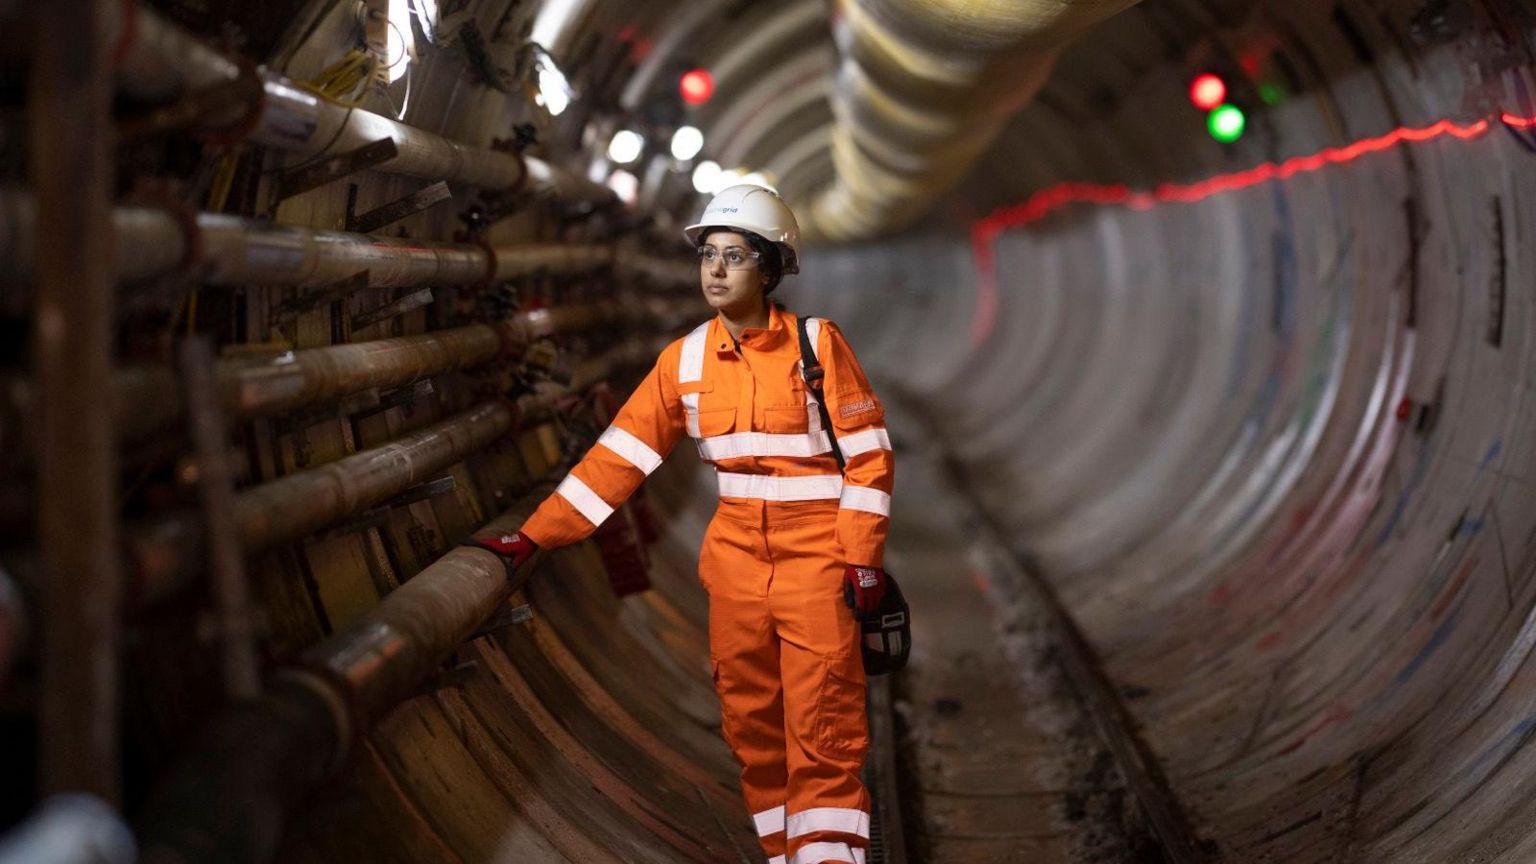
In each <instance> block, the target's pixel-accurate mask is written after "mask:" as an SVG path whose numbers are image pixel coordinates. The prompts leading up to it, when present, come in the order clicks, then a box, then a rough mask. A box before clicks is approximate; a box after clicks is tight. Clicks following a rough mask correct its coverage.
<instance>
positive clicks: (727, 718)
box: [709, 660, 736, 754]
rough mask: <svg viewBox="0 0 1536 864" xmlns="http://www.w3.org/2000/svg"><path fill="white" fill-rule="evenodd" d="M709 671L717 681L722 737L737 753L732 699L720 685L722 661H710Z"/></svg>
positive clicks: (716, 691) (726, 744) (716, 688)
mask: <svg viewBox="0 0 1536 864" xmlns="http://www.w3.org/2000/svg"><path fill="white" fill-rule="evenodd" d="M709 671H710V675H711V677H713V679H714V682H715V697H716V698H718V699H719V700H720V737H722V738H724V739H725V746H727V747H729V748H731V753H733V754H734V753H736V717H735V715H733V714H732V713H731V707H730V705H731V700H729V699H727V698H725V693H723V692H721V687H720V661H719V660H711V661H709Z"/></svg>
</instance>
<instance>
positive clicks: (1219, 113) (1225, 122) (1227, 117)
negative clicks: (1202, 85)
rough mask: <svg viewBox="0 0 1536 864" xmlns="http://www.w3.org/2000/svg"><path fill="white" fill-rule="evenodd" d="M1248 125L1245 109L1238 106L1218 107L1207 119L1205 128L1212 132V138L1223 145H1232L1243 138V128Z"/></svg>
mask: <svg viewBox="0 0 1536 864" xmlns="http://www.w3.org/2000/svg"><path fill="white" fill-rule="evenodd" d="M1247 125H1248V118H1247V117H1244V116H1243V109H1241V108H1239V107H1237V106H1236V105H1220V106H1217V107H1216V108H1214V109H1212V111H1211V113H1210V114H1209V115H1207V116H1206V118H1205V126H1206V128H1207V129H1209V130H1211V137H1212V138H1215V139H1216V140H1217V141H1220V142H1221V143H1223V144H1231V143H1232V142H1233V141H1236V140H1237V139H1239V138H1241V137H1243V127H1245V126H1247Z"/></svg>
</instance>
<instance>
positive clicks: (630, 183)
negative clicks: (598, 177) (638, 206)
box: [608, 168, 640, 204]
mask: <svg viewBox="0 0 1536 864" xmlns="http://www.w3.org/2000/svg"><path fill="white" fill-rule="evenodd" d="M608 188H609V189H612V190H613V194H615V195H617V196H619V200H620V201H623V202H624V203H625V204H633V203H635V196H636V195H637V194H638V193H639V192H640V180H639V179H638V178H636V177H635V175H633V174H631V173H629V172H628V171H625V170H624V169H623V168H620V169H619V170H617V171H615V172H613V173H612V174H609V175H608Z"/></svg>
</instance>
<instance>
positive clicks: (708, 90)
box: [678, 69, 715, 105]
mask: <svg viewBox="0 0 1536 864" xmlns="http://www.w3.org/2000/svg"><path fill="white" fill-rule="evenodd" d="M678 89H679V90H680V91H682V94H683V101H684V102H687V103H688V104H689V105H703V104H704V103H705V102H708V101H709V97H711V96H713V95H715V76H713V75H711V74H709V70H707V69H690V70H688V71H687V72H685V73H684V74H683V80H682V81H681V82H680V83H679V84H678Z"/></svg>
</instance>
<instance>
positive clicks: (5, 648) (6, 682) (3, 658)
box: [0, 566, 32, 693]
mask: <svg viewBox="0 0 1536 864" xmlns="http://www.w3.org/2000/svg"><path fill="white" fill-rule="evenodd" d="M30 625H31V622H30V620H29V616H28V615H27V607H26V604H25V603H23V602H22V598H21V589H20V588H19V587H18V586H17V585H16V580H14V579H12V578H11V574H10V573H9V572H7V571H6V569H5V567H4V566H0V693H3V692H5V691H6V689H7V688H8V687H9V686H10V683H11V680H10V673H11V666H12V665H13V664H15V662H16V659H17V657H18V656H20V654H21V648H22V646H23V645H25V644H27V642H28V641H29V640H30V638H31V635H32V634H31V633H30V632H29V629H30Z"/></svg>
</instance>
